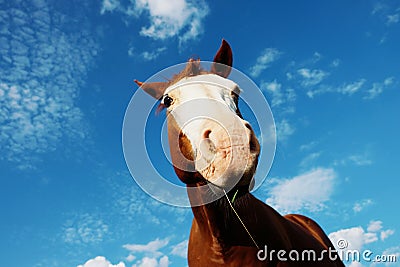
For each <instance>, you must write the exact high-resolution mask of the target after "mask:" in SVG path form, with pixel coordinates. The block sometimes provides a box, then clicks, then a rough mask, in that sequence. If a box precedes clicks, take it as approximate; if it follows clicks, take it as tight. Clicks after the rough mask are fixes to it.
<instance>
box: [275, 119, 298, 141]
mask: <svg viewBox="0 0 400 267" xmlns="http://www.w3.org/2000/svg"><path fill="white" fill-rule="evenodd" d="M294 132H295V128H294V127H293V126H292V125H291V124H290V123H289V122H288V121H287V120H286V119H283V120H281V121H279V122H276V138H277V140H278V141H280V142H283V141H286V140H287V139H288V138H289V136H291V135H292V134H294Z"/></svg>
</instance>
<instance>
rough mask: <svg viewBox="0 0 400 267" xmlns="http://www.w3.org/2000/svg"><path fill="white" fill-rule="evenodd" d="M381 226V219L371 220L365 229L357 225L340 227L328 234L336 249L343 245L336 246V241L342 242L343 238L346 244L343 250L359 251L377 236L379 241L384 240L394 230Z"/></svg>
mask: <svg viewBox="0 0 400 267" xmlns="http://www.w3.org/2000/svg"><path fill="white" fill-rule="evenodd" d="M382 228H383V227H382V221H371V222H370V223H369V225H368V227H367V231H365V230H364V229H363V227H361V226H357V227H352V228H346V229H341V230H339V231H336V232H333V233H330V234H329V235H328V236H329V238H330V240H331V241H332V243H333V245H334V246H335V247H336V249H337V250H341V249H343V246H342V248H339V247H338V243H339V241H340V242H342V243H341V244H343V240H344V241H345V244H346V246H345V250H358V251H360V252H361V251H362V248H363V247H364V246H365V245H366V244H370V243H374V242H377V241H379V237H380V240H381V241H384V240H385V239H386V238H388V237H389V236H390V235H392V234H394V230H391V229H387V230H382Z"/></svg>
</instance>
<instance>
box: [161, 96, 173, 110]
mask: <svg viewBox="0 0 400 267" xmlns="http://www.w3.org/2000/svg"><path fill="white" fill-rule="evenodd" d="M173 102H174V100H173V99H172V98H171V97H170V96H169V95H165V96H164V97H163V99H162V100H161V104H163V105H164V106H165V107H167V108H168V107H169V106H171V105H172V103H173Z"/></svg>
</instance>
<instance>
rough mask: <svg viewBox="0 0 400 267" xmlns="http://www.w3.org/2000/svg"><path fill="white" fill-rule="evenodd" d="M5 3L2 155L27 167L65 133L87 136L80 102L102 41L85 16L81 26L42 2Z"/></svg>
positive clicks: (0, 67)
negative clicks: (81, 89) (93, 31)
mask: <svg viewBox="0 0 400 267" xmlns="http://www.w3.org/2000/svg"><path fill="white" fill-rule="evenodd" d="M10 3H11V2H10ZM7 6H12V7H10V8H9V9H7V8H6V9H5V10H2V11H1V12H0V23H1V24H2V25H3V28H5V29H13V32H12V33H11V32H10V31H5V32H3V35H2V37H1V38H2V39H1V41H0V43H1V45H0V53H1V55H3V60H1V61H0V77H1V81H0V96H1V98H0V124H1V126H0V127H1V134H0V144H1V147H2V153H1V155H0V159H1V160H7V161H11V162H16V163H17V164H18V165H19V166H20V167H21V168H24V167H30V166H29V164H28V163H29V162H31V161H32V160H33V159H34V157H36V156H37V155H38V154H40V153H45V152H48V151H53V150H55V149H56V148H57V147H58V146H59V144H60V141H61V140H62V139H64V138H65V140H68V139H71V138H72V140H74V141H75V142H76V143H80V142H81V141H82V140H83V139H85V138H86V137H87V134H88V131H87V128H85V122H84V121H85V119H84V115H83V112H82V110H81V109H80V108H79V107H78V104H77V102H78V95H79V88H80V86H81V85H82V84H84V81H85V78H86V74H87V71H88V69H89V68H90V67H91V66H92V65H93V64H94V57H95V56H96V53H97V51H98V46H97V44H96V42H95V39H94V38H93V37H92V35H91V33H90V32H89V30H88V29H87V27H86V26H87V22H86V21H85V19H83V20H82V21H81V22H79V25H78V24H77V23H76V22H74V21H73V20H72V19H69V17H68V15H66V14H62V13H60V12H58V11H54V12H53V11H52V12H50V10H49V8H48V6H47V4H46V2H43V1H35V2H34V3H33V4H29V3H28V2H27V3H26V6H25V7H24V8H21V9H20V8H19V7H18V5H17V4H10V5H7ZM79 12H84V11H83V9H82V10H80V11H79ZM82 17H83V18H84V17H85V16H84V15H82ZM65 25H68V27H67V29H66V27H65ZM71 29H72V30H71ZM73 29H76V30H77V31H74V30H73ZM78 29H79V30H78ZM27 164H28V165H27Z"/></svg>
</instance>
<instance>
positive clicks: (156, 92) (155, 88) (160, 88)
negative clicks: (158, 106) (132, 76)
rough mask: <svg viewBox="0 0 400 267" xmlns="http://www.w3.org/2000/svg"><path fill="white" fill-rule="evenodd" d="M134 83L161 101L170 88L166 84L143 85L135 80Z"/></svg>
mask: <svg viewBox="0 0 400 267" xmlns="http://www.w3.org/2000/svg"><path fill="white" fill-rule="evenodd" d="M134 82H135V83H136V84H137V85H138V86H139V87H140V88H142V89H143V90H144V91H145V92H146V93H148V94H149V95H151V96H152V97H154V98H155V99H160V98H161V97H162V96H163V94H164V91H165V89H166V88H167V86H168V83H166V82H153V83H143V82H139V81H138V80H134Z"/></svg>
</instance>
